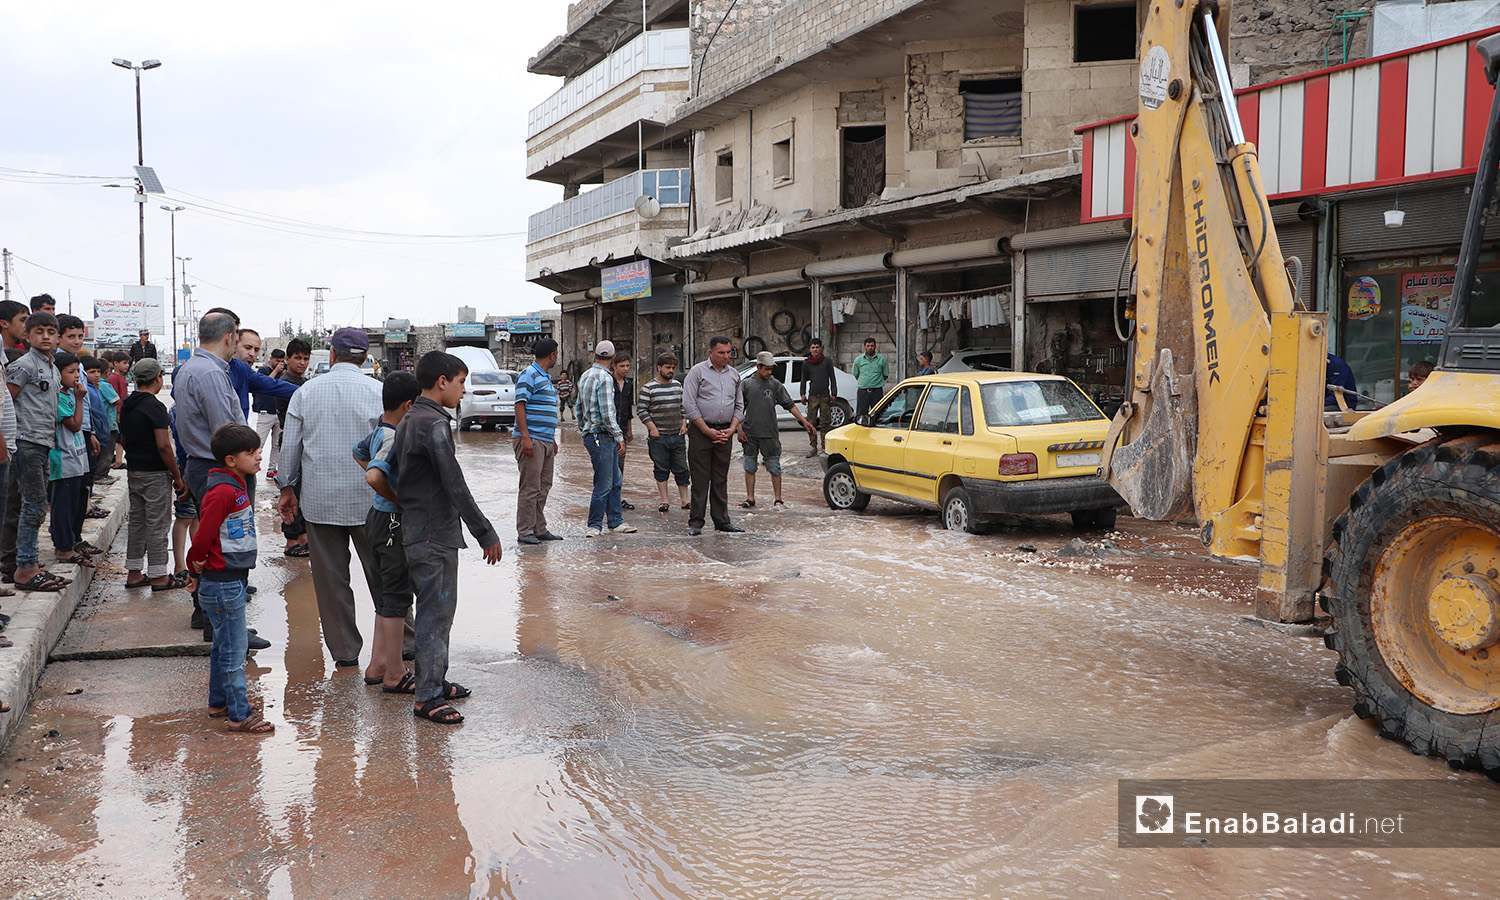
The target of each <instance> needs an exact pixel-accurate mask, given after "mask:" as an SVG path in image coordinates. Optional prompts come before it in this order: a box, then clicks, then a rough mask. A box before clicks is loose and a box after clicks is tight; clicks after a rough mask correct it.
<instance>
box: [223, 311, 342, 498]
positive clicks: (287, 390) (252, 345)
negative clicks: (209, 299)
mask: <svg viewBox="0 0 1500 900" xmlns="http://www.w3.org/2000/svg"><path fill="white" fill-rule="evenodd" d="M210 312H221V313H224V314H225V315H228V316H233V317H234V324H235V325H236V326H238V325H239V323H240V317H239V316H236V315H235V314H234V312H233V311H232V310H228V309H224V308H223V307H222V306H221V307H216V308H215V309H212V310H210ZM356 330H359V329H356ZM258 359H260V332H258V331H256V330H255V329H254V328H244V329H241V330H240V336H239V344H238V346H237V347H236V348H235V353H234V358H233V359H231V360H230V361H229V383H230V384H232V385H234V392H235V394H236V395H237V396H238V397H239V398H240V413H241V421H240V424H241V425H244V424H246V423H248V422H249V421H250V392H251V391H255V392H257V393H262V394H270V395H271V396H273V397H290V396H291V395H292V394H293V393H295V392H296V390H297V387H296V386H295V385H291V384H287V383H286V382H284V381H277V380H276V379H274V378H270V377H268V376H265V375H262V374H261V373H259V372H257V371H255V362H256V360H258ZM361 437H363V435H361ZM249 484H250V495H251V499H254V497H255V481H254V479H250V480H249Z"/></svg>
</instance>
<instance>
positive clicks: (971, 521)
mask: <svg viewBox="0 0 1500 900" xmlns="http://www.w3.org/2000/svg"><path fill="white" fill-rule="evenodd" d="M942 515H943V527H944V528H946V529H948V530H949V531H967V532H968V533H969V534H984V523H983V522H981V521H979V517H978V516H976V515H975V514H974V501H973V500H972V499H970V498H969V492H968V491H966V490H964V489H963V488H961V487H956V488H953V489H952V490H950V491H949V492H948V495H947V496H946V497H944V498H943V510H942Z"/></svg>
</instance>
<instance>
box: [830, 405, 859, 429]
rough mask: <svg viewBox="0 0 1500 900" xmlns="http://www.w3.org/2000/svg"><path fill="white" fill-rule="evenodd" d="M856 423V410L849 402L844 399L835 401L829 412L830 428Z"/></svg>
mask: <svg viewBox="0 0 1500 900" xmlns="http://www.w3.org/2000/svg"><path fill="white" fill-rule="evenodd" d="M853 421H854V410H853V409H852V408H851V407H850V406H849V404H848V402H846V401H844V400H842V399H836V400H834V401H833V407H832V408H831V409H830V410H829V411H828V427H829V428H838V427H839V426H840V425H848V424H849V423H850V422H853Z"/></svg>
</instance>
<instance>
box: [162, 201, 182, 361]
mask: <svg viewBox="0 0 1500 900" xmlns="http://www.w3.org/2000/svg"><path fill="white" fill-rule="evenodd" d="M162 209H164V210H166V211H167V213H168V214H169V215H170V216H171V218H172V258H173V259H176V258H177V214H178V213H180V212H182V210H183V209H184V207H181V206H163V207H162ZM183 280H186V277H184V279H183ZM179 346H181V345H179V344H178V343H177V266H175V265H174V266H172V359H174V360H175V359H176V358H177V348H178V347H179Z"/></svg>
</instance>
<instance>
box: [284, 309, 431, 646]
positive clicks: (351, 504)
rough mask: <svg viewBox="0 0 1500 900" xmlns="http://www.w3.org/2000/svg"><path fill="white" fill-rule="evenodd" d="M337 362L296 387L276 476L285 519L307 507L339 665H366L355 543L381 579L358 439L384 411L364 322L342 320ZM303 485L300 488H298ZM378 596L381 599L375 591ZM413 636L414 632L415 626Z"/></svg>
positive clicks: (330, 641) (325, 618)
mask: <svg viewBox="0 0 1500 900" xmlns="http://www.w3.org/2000/svg"><path fill="white" fill-rule="evenodd" d="M328 345H329V348H330V349H331V351H332V353H331V357H332V361H333V366H332V367H331V368H330V369H329V370H328V373H327V374H326V375H324V376H323V377H321V378H316V379H313V380H312V381H310V382H308V383H307V384H306V385H304V386H302V387H301V388H299V389H298V390H297V392H296V393H295V394H293V395H292V400H291V403H290V405H289V406H288V407H287V414H286V431H285V432H284V433H283V434H282V444H281V460H280V462H279V463H278V464H277V466H276V468H277V472H278V474H277V482H278V483H279V484H280V485H281V486H282V487H281V503H280V508H281V520H282V521H283V522H291V521H292V519H293V518H294V517H295V516H296V514H297V512H298V511H299V510H300V511H301V512H302V517H303V519H304V520H306V522H307V546H308V549H309V550H310V551H311V557H312V559H311V562H312V577H313V590H314V591H315V592H316V593H317V595H318V619H319V620H320V621H321V622H322V624H323V641H324V643H326V644H327V645H328V650H329V652H330V653H332V654H333V661H334V665H335V666H336V667H338V668H352V667H354V666H357V665H359V652H360V650H361V649H362V648H363V647H364V640H363V639H362V638H361V637H360V634H359V628H358V626H357V625H356V624H355V621H354V588H353V587H352V586H351V584H350V581H349V559H350V558H349V545H350V544H351V543H353V545H354V550H355V552H356V553H358V554H359V562H360V565H361V566H362V567H363V568H364V570H365V581H366V583H367V584H380V573H379V571H378V570H376V569H375V568H374V567H375V564H376V563H375V554H374V551H373V550H372V548H371V547H370V539H369V537H368V535H367V534H366V532H365V518H366V516H367V514H368V513H369V511H370V507H371V505H372V504H373V503H374V501H375V492H374V491H373V490H371V488H370V485H369V484H368V483H367V482H366V481H365V472H364V470H363V469H362V468H360V465H359V463H358V462H356V461H355V459H354V454H353V451H354V445H355V444H357V443H358V442H359V441H360V439H361V438H363V437H365V436H366V435H368V434H369V433H370V432H371V431H373V430H374V429H375V427H376V424H377V423H378V422H379V421H380V417H381V416H382V415H384V414H385V404H384V402H383V400H382V399H381V386H380V382H378V381H376V380H375V379H373V378H366V377H365V375H364V373H363V372H361V371H360V368H359V367H360V366H361V365H363V364H364V361H365V354H366V353H368V352H369V349H370V339H369V337H367V336H366V335H365V332H364V330H363V329H359V328H340V329H339V330H338V331H335V332H334V333H333V336H332V337H331V338H329V339H328ZM298 487H300V491H297V490H295V489H296V488H298ZM372 599H373V600H375V601H377V602H378V600H379V598H378V597H373V598H372ZM408 643H410V632H408Z"/></svg>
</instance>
